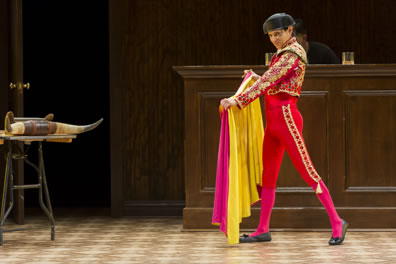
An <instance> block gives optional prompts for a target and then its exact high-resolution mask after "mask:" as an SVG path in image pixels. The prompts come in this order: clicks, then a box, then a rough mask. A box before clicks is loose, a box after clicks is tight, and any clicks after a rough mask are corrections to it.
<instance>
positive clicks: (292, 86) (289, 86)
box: [267, 61, 306, 96]
mask: <svg viewBox="0 0 396 264" xmlns="http://www.w3.org/2000/svg"><path fill="white" fill-rule="evenodd" d="M305 67H306V66H305V63H303V62H302V61H299V62H298V68H297V69H296V72H295V75H294V76H292V77H291V78H290V80H288V81H282V82H281V83H279V84H278V85H276V86H274V87H271V88H270V89H268V92H267V94H268V95H274V94H277V93H280V92H284V93H288V94H290V95H292V96H300V92H301V86H302V83H303V81H304V74H305Z"/></svg>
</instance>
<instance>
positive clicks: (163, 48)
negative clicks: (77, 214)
mask: <svg viewBox="0 0 396 264" xmlns="http://www.w3.org/2000/svg"><path fill="white" fill-rule="evenodd" d="M116 1H118V2H119V3H120V4H119V5H118V7H122V8H123V10H117V5H115V9H113V10H112V11H111V12H112V14H113V15H114V16H115V17H116V16H117V15H120V16H123V19H124V20H125V21H126V22H125V23H127V27H126V28H125V30H124V31H122V30H121V31H120V32H115V34H116V36H115V37H119V39H120V41H121V43H122V44H121V45H120V46H119V47H114V48H113V51H114V52H115V53H117V52H118V54H120V56H121V55H122V56H123V60H122V63H123V64H125V65H126V66H125V67H124V72H123V73H124V76H125V78H126V83H127V84H126V86H125V87H123V88H122V89H124V88H125V91H124V92H123V94H124V96H123V101H122V107H121V109H122V110H121V112H122V123H123V124H125V128H126V129H125V131H124V132H123V133H124V134H123V135H124V138H123V140H125V144H126V145H125V150H124V151H123V161H122V162H124V163H123V164H125V166H124V171H123V177H122V178H123V184H122V186H120V190H121V189H122V191H123V200H124V201H134V200H184V197H185V196H184V169H183V157H184V155H183V138H184V135H183V129H184V128H183V127H184V114H183V112H184V102H183V85H182V80H181V79H180V78H179V77H177V75H176V74H175V73H174V72H173V71H172V68H171V67H172V66H174V65H224V64H243V65H257V64H259V65H262V64H264V57H265V53H266V52H270V51H274V48H273V47H272V46H271V44H270V42H269V41H268V39H267V37H266V36H265V35H264V34H263V32H262V23H263V22H264V21H265V19H266V18H267V17H268V16H270V15H271V14H273V13H275V12H281V11H284V12H287V13H290V14H291V15H293V16H294V17H296V18H297V17H299V18H302V19H304V21H305V24H306V25H307V27H308V30H309V39H311V40H315V41H320V42H324V43H326V44H328V45H329V46H330V47H331V48H333V49H334V51H335V52H336V54H337V55H338V56H339V57H340V56H341V52H342V51H354V52H355V57H356V59H355V60H356V62H357V63H392V62H396V53H394V52H392V51H393V50H394V44H393V40H394V36H395V29H394V27H393V26H392V25H394V24H395V22H396V21H395V20H396V18H395V16H394V15H393V14H394V11H395V8H394V7H393V6H394V3H393V1H392V0H350V1H340V0H337V1H335V0H322V1H317V0H305V1H286V0H281V1H263V0H228V1H226V2H225V1H209V0H189V1H185V0H162V1H153V0H136V1H127V0H116ZM124 8H126V10H124ZM110 23H112V21H110ZM117 34H118V35H117ZM117 49H120V50H119V51H118V50H117ZM110 67H113V66H110ZM112 77H115V78H117V76H112ZM112 89H121V88H120V87H112ZM214 114H216V113H214ZM213 133H215V134H217V133H218V131H213ZM186 173H188V172H186Z"/></svg>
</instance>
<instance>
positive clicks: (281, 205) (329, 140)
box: [174, 65, 396, 229]
mask: <svg viewBox="0 0 396 264" xmlns="http://www.w3.org/2000/svg"><path fill="white" fill-rule="evenodd" d="M251 68H252V69H253V70H254V71H255V72H256V73H258V74H262V73H263V72H264V71H265V70H266V67H265V66H186V67H184V66H177V67H174V69H175V70H176V71H177V72H178V73H179V74H180V75H181V76H182V77H183V79H184V98H185V147H184V149H185V153H184V165H185V187H186V207H185V208H184V228H185V229H208V228H217V227H215V226H212V225H211V216H212V208H213V200H214V190H215V183H216V163H217V151H218V140H219V131H220V119H219V114H218V106H219V102H220V99H222V98H224V97H229V96H231V95H232V94H233V93H235V91H236V89H237V87H238V86H239V84H240V82H241V80H242V79H241V75H242V73H243V70H244V69H251ZM261 100H262V99H261ZM298 108H299V109H300V111H301V113H302V115H303V118H304V129H303V135H304V138H305V140H306V144H307V148H308V151H309V152H310V155H311V159H312V161H313V164H314V166H315V167H316V170H317V171H318V173H319V175H320V176H321V177H322V179H323V181H324V182H325V183H326V185H327V186H328V188H329V190H330V193H331V194H332V197H333V200H334V203H335V206H336V208H337V211H338V213H339V214H340V216H341V217H342V218H344V219H346V220H347V221H348V222H350V227H351V228H396V65H334V66H330V65H326V66H325V65H323V66H321V65H312V66H311V65H310V66H308V67H307V71H306V75H305V81H304V84H303V91H302V94H301V98H300V100H299V102H298ZM263 116H264V115H263ZM264 122H265V120H264ZM230 195H232V194H230ZM259 212H260V210H259V205H258V206H254V207H253V209H252V216H251V217H249V218H246V219H244V220H243V223H242V225H241V228H255V227H256V226H257V224H258V220H259ZM271 228H276V229H303V228H309V229H319V228H330V222H329V219H328V216H327V214H326V211H325V210H324V208H323V207H322V205H321V203H320V202H319V200H318V199H317V197H316V196H315V193H314V192H313V190H312V189H311V188H310V187H308V185H307V184H306V183H305V182H304V181H303V180H302V178H301V177H300V175H299V174H298V172H297V170H296V169H295V168H294V166H293V164H292V163H291V161H290V158H289V156H288V155H287V152H285V156H284V159H283V162H282V167H281V170H280V172H279V177H278V183H277V189H276V202H275V207H274V210H273V212H272V216H271Z"/></svg>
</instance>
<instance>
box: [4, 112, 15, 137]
mask: <svg viewBox="0 0 396 264" xmlns="http://www.w3.org/2000/svg"><path fill="white" fill-rule="evenodd" d="M14 123H15V119H14V113H13V112H12V111H9V112H7V114H6V118H5V119H4V130H5V133H6V134H12V130H13V129H12V127H11V124H14Z"/></svg>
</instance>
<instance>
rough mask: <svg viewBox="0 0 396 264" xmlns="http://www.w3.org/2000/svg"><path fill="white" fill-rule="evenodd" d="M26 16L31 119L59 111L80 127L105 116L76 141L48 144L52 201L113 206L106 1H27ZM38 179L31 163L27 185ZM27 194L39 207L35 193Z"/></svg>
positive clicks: (27, 103) (63, 119)
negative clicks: (111, 198)
mask: <svg viewBox="0 0 396 264" xmlns="http://www.w3.org/2000/svg"><path fill="white" fill-rule="evenodd" d="M23 18H24V21H23V26H24V79H25V83H26V82H29V83H30V84H31V88H30V90H25V116H45V115H46V114H48V113H54V114H55V119H54V120H55V121H58V122H64V123H70V124H76V125H86V124H89V123H93V122H95V121H97V120H98V119H100V118H102V117H103V118H104V122H103V123H102V124H101V125H100V126H99V127H98V128H96V129H95V130H93V131H90V132H88V133H86V134H81V135H80V136H78V138H77V139H76V140H74V141H73V142H72V143H71V144H63V143H47V144H45V145H44V158H45V162H46V164H45V165H46V171H47V178H48V184H49V190H50V194H51V200H52V202H53V205H54V206H58V207H59V206H101V207H105V206H109V205H110V165H109V156H110V155H109V101H108V100H109V99H108V97H109V95H108V93H109V66H108V61H109V60H108V54H109V52H108V1H107V0H100V1H98V0H95V1H93V0H92V1H77V0H72V1H70V0H67V1H66V0H58V1H50V0H39V1H23ZM29 155H30V156H31V157H32V158H34V157H35V149H33V148H31V149H30V150H29ZM33 176H34V171H32V170H29V168H28V167H26V170H25V180H26V182H29V181H34V179H35V177H33ZM25 195H26V197H27V198H26V199H25V201H26V205H27V206H31V205H34V206H36V205H37V198H36V196H37V194H36V192H35V191H28V190H27V191H25Z"/></svg>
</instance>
